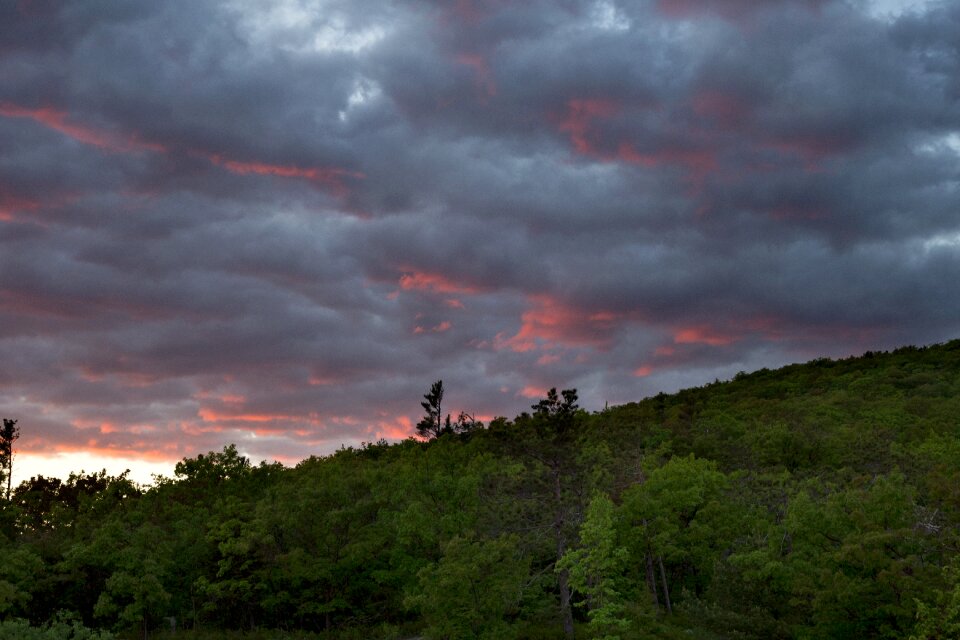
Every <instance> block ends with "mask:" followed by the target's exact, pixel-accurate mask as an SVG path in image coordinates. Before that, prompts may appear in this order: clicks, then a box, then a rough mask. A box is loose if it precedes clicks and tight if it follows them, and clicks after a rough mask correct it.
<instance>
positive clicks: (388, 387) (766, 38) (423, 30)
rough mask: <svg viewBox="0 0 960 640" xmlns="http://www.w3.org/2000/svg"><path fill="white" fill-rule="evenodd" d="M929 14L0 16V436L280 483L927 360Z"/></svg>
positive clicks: (942, 76)
mask: <svg viewBox="0 0 960 640" xmlns="http://www.w3.org/2000/svg"><path fill="white" fill-rule="evenodd" d="M958 23H960V10H958V9H957V8H956V7H954V6H952V5H950V4H949V3H944V4H936V3H931V4H929V5H928V6H927V7H926V8H925V9H923V10H922V11H915V12H908V13H904V14H902V15H900V16H899V17H895V18H891V19H890V20H884V19H880V18H877V17H874V16H873V15H872V14H870V13H869V3H854V2H842V1H839V0H838V1H834V2H826V1H810V2H801V1H795V2H790V1H786V0H784V1H783V2H775V3H772V2H762V3H761V2H753V1H748V0H723V1H721V0H717V1H716V2H710V3H693V2H687V1H681V0H660V1H657V2H645V3H622V4H619V3H616V2H613V1H597V2H586V1H585V2H568V1H547V0H543V1H537V2H523V3H516V2H510V1H508V0H483V1H481V0H474V1H472V2H460V3H444V2H434V3H429V2H425V3H416V4H392V3H386V2H380V1H374V0H370V1H364V2H346V1H338V2H333V1H329V2H323V1H319V0H318V1H316V2H314V1H310V0H287V1H285V2H279V3H270V4H269V5H263V4H260V3H239V4H237V3H219V2H215V1H214V0H210V1H205V2H182V3H169V4H154V5H142V6H141V5H131V4H129V3H122V2H96V3H82V4H77V5H61V4H60V3H46V2H38V1H35V2H20V3H7V4H6V5H4V7H3V8H0V25H3V26H0V74H2V77H4V83H3V86H2V87H0V138H2V139H3V140H4V144H3V146H2V147H0V358H2V359H3V361H4V362H5V367H4V368H3V370H2V371H0V412H2V413H3V415H9V416H12V417H19V418H20V419H21V421H22V424H23V426H24V441H23V444H24V447H25V448H26V449H28V450H29V451H34V452H44V451H54V450H70V449H85V448H86V449H90V450H92V451H99V452H104V453H106V454H121V453H124V454H128V455H129V454H142V455H149V456H151V457H152V458H154V459H155V458H157V457H169V458H172V459H175V458H176V457H178V456H181V455H192V454H194V453H196V451H199V450H205V449H207V448H215V447H219V446H221V445H222V444H225V443H226V442H230V441H238V442H241V443H242V445H243V446H244V447H245V450H246V451H250V452H252V453H255V454H256V455H258V456H263V457H273V456H280V457H283V458H284V459H286V460H293V459H295V458H297V457H299V456H303V455H305V454H308V453H324V452H328V451H330V450H332V449H334V448H336V447H337V446H339V445H340V444H341V443H357V442H360V441H362V440H366V441H369V440H373V439H375V438H377V437H379V436H387V437H401V436H402V435H403V434H405V433H410V427H411V424H412V423H413V422H415V421H416V419H417V417H416V416H417V413H418V402H419V399H420V395H421V394H422V393H423V392H424V391H426V389H427V388H428V387H429V384H430V383H431V382H433V381H434V380H436V379H440V378H442V379H443V380H444V382H445V385H446V387H447V389H448V404H449V407H450V409H451V410H452V411H454V412H456V411H457V410H460V409H464V410H468V411H470V412H473V413H476V414H478V415H482V416H492V415H497V414H505V415H514V414H515V413H517V412H518V411H521V410H523V409H525V408H527V406H528V405H529V404H531V403H532V402H533V401H534V400H535V399H536V396H537V394H538V393H542V392H543V390H545V389H546V388H548V387H550V386H554V385H556V386H561V387H570V386H576V387H578V388H580V390H581V392H582V397H583V404H584V405H585V406H587V407H588V408H593V409H596V408H600V407H601V406H602V405H603V403H604V402H605V401H610V402H625V401H629V400H634V399H638V398H640V397H642V396H643V395H646V394H650V393H656V392H658V391H660V390H673V389H676V388H678V387H680V386H685V385H696V384H702V383H704V382H709V381H712V380H713V379H714V377H727V376H730V375H732V374H733V373H735V372H736V371H739V370H748V369H751V368H757V367H761V366H776V365H780V364H783V363H787V362H792V361H797V360H804V359H808V358H812V357H816V356H820V355H833V356H839V355H848V354H851V353H857V352H860V351H863V350H867V349H878V348H889V347H892V346H896V345H898V344H903V343H928V342H933V341H940V340H945V339H949V338H951V337H955V336H956V333H957V330H958V328H960V327H958V326H957V325H958V323H957V321H956V318H958V317H960V306H958V303H957V302H956V299H957V298H956V296H955V295H954V293H955V292H954V289H955V285H954V283H955V282H956V279H957V276H958V275H960V262H958V260H960V259H958V251H960V222H958V220H957V217H956V211H958V210H960V195H958V194H960V191H958V189H957V185H958V184H960V103H958V101H957V96H958V95H960V85H958V84H957V82H958V81H957V78H958V77H960V76H958V74H957V68H958V63H960V41H958V39H957V36H956V34H957V33H960V28H957V25H958Z"/></svg>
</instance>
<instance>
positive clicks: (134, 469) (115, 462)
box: [13, 338, 960, 488]
mask: <svg viewBox="0 0 960 640" xmlns="http://www.w3.org/2000/svg"><path fill="white" fill-rule="evenodd" d="M954 339H960V338H954ZM947 342H950V340H947V341H944V342H942V343H928V344H922V345H919V344H918V345H899V346H898V347H894V348H893V349H891V351H892V350H895V349H899V348H905V347H917V348H927V347H932V346H936V345H939V344H945V343H947ZM870 352H873V353H877V351H873V350H869V349H868V350H867V351H865V352H862V353H856V354H849V355H847V356H839V357H836V358H831V360H843V359H846V358H859V357H862V356H863V355H864V354H866V353H870ZM881 353H886V352H885V351H881ZM815 360H817V358H813V359H811V360H806V361H802V362H788V363H784V364H782V365H780V366H779V367H777V368H776V369H775V370H779V369H783V368H786V367H790V366H794V365H802V364H808V363H810V362H813V361H815ZM763 369H764V368H760V369H754V370H751V371H745V372H744V371H739V372H737V374H734V375H733V376H731V377H729V378H724V379H714V380H712V381H710V380H708V381H705V382H703V383H701V384H699V385H695V386H691V387H683V388H680V389H675V390H673V391H666V390H662V391H660V392H657V393H651V394H649V395H646V396H644V397H642V398H638V399H636V400H630V401H627V402H624V403H622V404H615V405H609V406H604V407H603V408H602V409H590V408H587V407H581V408H582V409H584V410H586V411H588V412H590V413H598V412H601V411H605V410H607V409H608V408H609V409H614V408H616V407H618V406H623V405H624V404H630V403H633V402H643V401H644V400H648V399H650V398H652V397H654V396H656V395H657V394H658V393H667V394H668V395H671V394H674V393H679V392H681V391H684V390H686V389H692V388H700V387H704V386H708V385H711V384H716V383H720V384H724V383H728V382H733V381H734V378H735V377H736V375H738V374H740V373H746V374H748V375H749V374H752V373H757V372H758V371H761V370H763ZM532 406H535V405H531V407H532ZM524 410H526V409H524ZM517 415H519V412H518V413H516V414H514V415H513V416H503V417H506V418H508V419H510V420H513V419H514V418H515V417H516V416H517ZM485 417H488V416H485ZM494 417H498V416H494ZM482 422H483V426H484V428H486V427H488V426H489V422H490V420H489V419H487V420H483V421H482ZM406 439H417V435H416V433H411V434H410V435H408V436H406V437H405V438H392V439H385V440H386V442H387V443H389V444H397V443H400V442H402V441H404V440H406ZM236 444H237V443H235V442H230V443H226V444H225V445H224V446H230V445H236ZM364 444H373V443H371V442H366V441H361V442H359V443H356V442H352V443H346V442H343V443H340V444H339V445H338V446H336V447H334V448H332V449H330V450H329V451H323V452H315V453H311V454H309V455H306V456H304V457H302V458H299V459H294V460H286V461H281V460H276V459H274V460H269V459H266V458H260V459H257V458H255V457H253V456H250V455H249V454H247V453H246V452H244V451H243V450H242V449H241V448H240V447H238V448H237V450H238V453H239V454H240V455H241V456H244V457H245V458H247V459H248V460H249V461H250V463H251V464H252V465H259V464H260V463H261V462H267V463H280V464H282V465H283V466H284V467H295V466H296V465H298V464H299V463H300V462H302V461H304V460H307V459H309V458H311V457H314V456H316V457H324V456H329V455H332V454H334V453H336V452H337V451H339V450H340V449H342V448H346V447H353V448H357V447H360V446H363V445H364ZM207 453H215V452H214V451H196V452H194V453H192V454H188V455H186V456H184V457H181V458H178V459H177V460H172V461H165V462H153V463H149V464H146V465H145V464H144V462H143V460H138V459H135V458H123V457H116V458H109V457H108V458H103V457H96V456H86V455H84V454H83V453H82V452H79V453H77V452H73V453H67V454H55V455H54V456H35V455H34V456H30V455H28V464H27V468H28V471H26V472H18V471H17V469H18V467H17V465H16V464H15V465H14V474H13V486H14V487H17V486H18V485H19V484H20V483H22V482H25V481H27V480H30V479H32V478H34V477H36V476H43V477H45V478H59V479H60V480H66V479H67V478H68V477H69V476H70V475H71V474H78V475H83V474H85V473H99V472H101V471H106V472H107V475H110V476H118V475H120V474H121V473H124V472H129V473H128V476H127V477H128V478H130V479H131V480H133V481H134V482H136V483H137V484H139V485H140V486H141V487H143V488H149V487H151V486H153V485H154V483H155V481H156V478H157V477H164V478H171V479H172V478H175V474H174V467H175V466H176V464H177V463H178V462H180V461H181V460H183V459H184V458H196V457H197V456H198V455H200V454H207ZM18 458H19V454H16V455H15V462H16V460H17V459H18ZM65 460H74V461H84V460H86V461H88V462H91V461H92V462H94V463H95V464H100V465H102V464H103V463H104V462H105V461H106V462H108V463H109V464H108V465H107V466H100V467H96V468H92V467H89V466H87V467H85V466H84V464H83V462H81V464H80V466H79V467H76V468H74V467H75V466H76V465H74V467H70V469H71V470H70V471H68V472H66V473H64V474H62V475H58V473H59V472H57V471H54V472H53V473H51V472H49V471H47V470H56V469H60V468H63V467H64V461H65Z"/></svg>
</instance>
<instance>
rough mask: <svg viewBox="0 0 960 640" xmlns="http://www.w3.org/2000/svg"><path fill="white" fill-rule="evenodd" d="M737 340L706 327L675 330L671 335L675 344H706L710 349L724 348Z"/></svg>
mask: <svg viewBox="0 0 960 640" xmlns="http://www.w3.org/2000/svg"><path fill="white" fill-rule="evenodd" d="M739 339H740V338H738V337H735V336H731V335H726V334H722V333H719V332H717V331H715V330H713V329H711V328H710V327H708V326H697V327H686V328H682V329H677V330H676V331H674V334H673V341H674V342H675V343H677V344H706V345H710V346H711V347H722V346H726V345H729V344H733V343H734V342H736V341H738V340H739Z"/></svg>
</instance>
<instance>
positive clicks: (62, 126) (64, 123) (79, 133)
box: [0, 102, 166, 153]
mask: <svg viewBox="0 0 960 640" xmlns="http://www.w3.org/2000/svg"><path fill="white" fill-rule="evenodd" d="M0 116H3V117H6V118H28V119H30V120H33V121H34V122H37V123H38V124H41V125H43V126H45V127H47V128H48V129H53V130H54V131H57V132H59V133H62V134H63V135H65V136H67V137H69V138H72V139H74V140H76V141H77V142H82V143H83V144H87V145H91V146H94V147H99V148H101V149H104V150H106V151H111V152H115V153H119V152H122V153H130V152H139V151H153V152H162V151H165V150H166V149H165V147H164V146H163V145H161V144H157V143H154V142H146V141H144V140H142V139H140V137H139V136H137V135H136V134H127V135H121V134H118V133H115V132H113V131H106V130H101V129H97V128H94V127H89V126H85V125H82V124H78V123H76V122H70V121H69V114H68V113H67V112H66V111H60V110H58V109H54V108H52V107H39V108H28V107H21V106H18V105H15V104H11V103H9V102H4V103H0Z"/></svg>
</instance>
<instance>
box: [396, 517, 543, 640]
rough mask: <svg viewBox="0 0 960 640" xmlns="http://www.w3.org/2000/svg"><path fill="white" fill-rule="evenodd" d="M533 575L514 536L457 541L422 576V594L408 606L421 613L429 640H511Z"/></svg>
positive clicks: (419, 593) (426, 568) (420, 585)
mask: <svg viewBox="0 0 960 640" xmlns="http://www.w3.org/2000/svg"><path fill="white" fill-rule="evenodd" d="M529 570H530V567H529V558H527V557H525V556H524V555H523V554H522V553H521V551H520V549H519V546H518V540H517V538H516V537H515V536H510V535H508V536H501V537H499V538H496V539H493V540H470V539H467V538H461V537H456V538H453V539H452V540H451V541H450V542H449V543H448V544H447V546H446V549H445V550H444V553H443V557H442V558H441V559H440V561H439V562H438V563H437V564H434V565H430V566H428V567H425V568H424V569H422V570H421V571H420V573H419V583H418V590H417V592H416V593H415V594H414V595H413V596H411V597H410V598H409V599H408V604H410V605H412V606H416V607H417V608H419V609H420V612H421V614H422V615H423V619H424V621H425V622H426V623H427V627H426V629H425V630H424V634H425V637H426V638H428V639H430V640H445V639H446V638H457V639H458V640H502V639H506V638H509V637H511V635H512V633H511V624H510V622H511V618H512V617H513V616H515V615H516V613H517V612H518V610H519V607H520V601H521V599H522V597H523V592H524V587H525V585H526V582H527V576H528V574H529Z"/></svg>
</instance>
